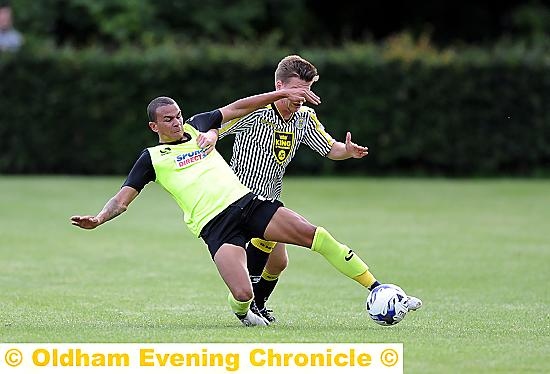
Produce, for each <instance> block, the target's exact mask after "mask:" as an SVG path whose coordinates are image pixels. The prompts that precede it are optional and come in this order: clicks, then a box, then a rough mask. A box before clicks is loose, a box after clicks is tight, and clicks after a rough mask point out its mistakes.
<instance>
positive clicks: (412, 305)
mask: <svg viewBox="0 0 550 374" xmlns="http://www.w3.org/2000/svg"><path fill="white" fill-rule="evenodd" d="M406 305H407V309H408V310H409V312H410V311H411V310H418V309H420V308H421V307H422V300H420V299H419V298H418V297H414V296H407V302H406Z"/></svg>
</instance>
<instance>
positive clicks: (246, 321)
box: [235, 309, 269, 327]
mask: <svg viewBox="0 0 550 374" xmlns="http://www.w3.org/2000/svg"><path fill="white" fill-rule="evenodd" d="M235 315H236V316H237V318H238V319H239V320H240V321H241V322H242V323H243V325H245V326H247V327H249V326H269V322H268V321H267V320H266V319H265V318H263V317H261V316H259V315H257V314H255V313H253V312H252V311H251V310H250V309H249V310H248V311H247V312H246V315H245V316H239V315H238V314H235Z"/></svg>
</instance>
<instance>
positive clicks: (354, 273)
mask: <svg viewBox="0 0 550 374" xmlns="http://www.w3.org/2000/svg"><path fill="white" fill-rule="evenodd" d="M311 250H312V251H315V252H317V253H319V254H321V255H322V256H323V257H324V258H325V259H326V260H327V261H328V262H329V263H330V264H331V265H332V266H334V267H335V268H336V269H337V270H338V271H340V272H341V273H342V274H344V275H346V276H347V277H349V278H351V279H353V280H355V281H357V282H359V283H360V284H361V285H363V286H364V287H366V288H372V287H373V286H374V284H376V283H378V282H377V281H376V278H374V276H373V275H372V274H371V273H370V272H369V270H368V269H369V267H368V266H367V264H365V263H364V262H363V260H361V258H359V256H358V255H357V254H356V253H355V252H353V250H351V249H350V248H349V247H348V246H346V245H344V244H342V243H340V242H338V241H337V240H336V239H334V238H333V237H332V235H330V233H329V232H328V231H327V230H325V229H324V228H322V227H317V230H315V236H314V237H313V244H312V245H311Z"/></svg>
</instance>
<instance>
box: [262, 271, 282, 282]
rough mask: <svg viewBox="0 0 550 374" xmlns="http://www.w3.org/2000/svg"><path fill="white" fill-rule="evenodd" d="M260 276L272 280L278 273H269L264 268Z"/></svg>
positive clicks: (277, 276)
mask: <svg viewBox="0 0 550 374" xmlns="http://www.w3.org/2000/svg"><path fill="white" fill-rule="evenodd" d="M262 278H264V279H265V280H266V281H274V280H276V279H277V278H279V274H269V273H268V272H267V270H265V269H264V271H262Z"/></svg>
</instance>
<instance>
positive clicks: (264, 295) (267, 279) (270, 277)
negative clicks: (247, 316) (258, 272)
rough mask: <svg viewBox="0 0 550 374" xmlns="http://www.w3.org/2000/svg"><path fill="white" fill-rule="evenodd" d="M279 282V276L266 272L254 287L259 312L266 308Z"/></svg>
mask: <svg viewBox="0 0 550 374" xmlns="http://www.w3.org/2000/svg"><path fill="white" fill-rule="evenodd" d="M278 281H279V274H270V273H268V272H267V271H266V270H264V271H263V272H262V276H261V277H260V280H259V281H258V283H256V284H253V285H252V287H253V289H254V302H255V303H256V306H257V307H258V309H259V310H262V309H264V308H265V303H266V302H267V299H268V298H269V296H270V295H271V293H272V292H273V290H274V289H275V286H276V285H277V282H278Z"/></svg>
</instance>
